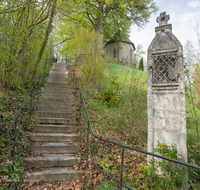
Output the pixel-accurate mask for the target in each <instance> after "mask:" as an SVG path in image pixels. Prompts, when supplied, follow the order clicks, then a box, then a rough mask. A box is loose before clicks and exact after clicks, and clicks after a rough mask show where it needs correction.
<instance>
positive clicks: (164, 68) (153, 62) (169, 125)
mask: <svg viewBox="0 0 200 190" xmlns="http://www.w3.org/2000/svg"><path fill="white" fill-rule="evenodd" d="M169 18H170V17H169V15H166V12H163V13H161V14H160V16H159V17H157V20H156V21H157V22H158V23H159V26H158V27H156V28H155V32H156V35H155V37H154V39H153V41H152V42H151V44H150V46H149V48H148V52H147V73H148V97H147V98H148V151H149V152H152V151H153V149H155V148H156V146H157V142H158V141H159V142H160V143H166V144H167V145H171V144H173V143H175V144H176V145H177V148H178V151H179V153H180V154H181V155H182V156H183V160H184V161H185V162H187V146H186V139H187V131H186V107H185V84H184V65H183V47H182V45H181V43H180V42H179V40H178V39H177V38H176V36H175V35H174V34H173V33H172V25H171V24H167V22H168V20H169ZM151 158H152V157H151V156H148V161H149V160H150V159H151Z"/></svg>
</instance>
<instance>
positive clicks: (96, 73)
mask: <svg viewBox="0 0 200 190" xmlns="http://www.w3.org/2000/svg"><path fill="white" fill-rule="evenodd" d="M83 59H84V62H83V64H82V65H81V70H82V73H83V77H82V80H83V81H85V82H93V83H96V82H97V81H98V80H100V78H101V77H102V75H103V73H104V72H105V69H106V60H104V58H103V57H102V56H101V55H100V54H93V55H86V59H85V58H83Z"/></svg>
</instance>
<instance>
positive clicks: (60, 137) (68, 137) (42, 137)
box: [28, 133, 82, 142]
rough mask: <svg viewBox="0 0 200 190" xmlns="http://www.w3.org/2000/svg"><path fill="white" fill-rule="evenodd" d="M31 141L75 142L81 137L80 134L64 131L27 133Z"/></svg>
mask: <svg viewBox="0 0 200 190" xmlns="http://www.w3.org/2000/svg"><path fill="white" fill-rule="evenodd" d="M28 136H29V137H30V140H31V141H38V142H44V141H48V142H50V141H53V142H56V141H57V142H59V141H67V142H75V141H80V140H81V139H82V136H81V135H78V134H65V133H33V134H29V135H28Z"/></svg>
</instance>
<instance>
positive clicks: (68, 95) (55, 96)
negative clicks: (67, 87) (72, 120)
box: [41, 93, 73, 100]
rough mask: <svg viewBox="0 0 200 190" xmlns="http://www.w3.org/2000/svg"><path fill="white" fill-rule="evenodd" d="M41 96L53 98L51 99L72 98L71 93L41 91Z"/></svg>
mask: <svg viewBox="0 0 200 190" xmlns="http://www.w3.org/2000/svg"><path fill="white" fill-rule="evenodd" d="M41 98H53V99H70V100H71V99H72V98H73V96H72V93H66V94H51V93H42V95H41Z"/></svg>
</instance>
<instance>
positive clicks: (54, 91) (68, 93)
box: [42, 89, 75, 96]
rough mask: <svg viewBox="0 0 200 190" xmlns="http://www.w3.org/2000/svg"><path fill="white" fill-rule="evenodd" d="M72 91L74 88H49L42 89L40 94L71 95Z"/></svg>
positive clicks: (73, 91)
mask: <svg viewBox="0 0 200 190" xmlns="http://www.w3.org/2000/svg"><path fill="white" fill-rule="evenodd" d="M73 93H75V90H71V89H70V90H66V91H64V90H55V89H54V90H49V89H44V90H43V92H42V95H43V94H44V95H47V94H48V95H55V96H56V95H61V96H71V95H72V94H73Z"/></svg>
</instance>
